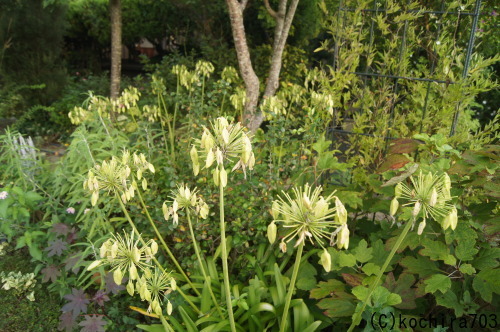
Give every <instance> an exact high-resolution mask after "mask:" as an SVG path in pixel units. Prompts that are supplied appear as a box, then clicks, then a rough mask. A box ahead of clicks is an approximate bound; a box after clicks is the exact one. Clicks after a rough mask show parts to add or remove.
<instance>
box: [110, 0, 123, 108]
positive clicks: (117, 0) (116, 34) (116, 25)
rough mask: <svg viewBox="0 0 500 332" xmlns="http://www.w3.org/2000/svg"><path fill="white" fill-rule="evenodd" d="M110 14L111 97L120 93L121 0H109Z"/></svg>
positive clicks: (114, 97)
mask: <svg viewBox="0 0 500 332" xmlns="http://www.w3.org/2000/svg"><path fill="white" fill-rule="evenodd" d="M109 5H110V14H111V15H110V16H111V88H110V96H111V98H112V99H116V98H118V95H119V94H120V79H121V69H122V8H121V0H110V1H109Z"/></svg>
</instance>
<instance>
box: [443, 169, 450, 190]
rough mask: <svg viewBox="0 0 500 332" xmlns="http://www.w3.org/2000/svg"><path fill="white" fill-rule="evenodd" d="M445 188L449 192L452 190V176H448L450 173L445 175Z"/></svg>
mask: <svg viewBox="0 0 500 332" xmlns="http://www.w3.org/2000/svg"><path fill="white" fill-rule="evenodd" d="M443 187H444V189H446V190H447V191H450V190H451V179H450V176H449V175H448V173H444V174H443Z"/></svg>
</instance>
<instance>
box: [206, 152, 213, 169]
mask: <svg viewBox="0 0 500 332" xmlns="http://www.w3.org/2000/svg"><path fill="white" fill-rule="evenodd" d="M214 159H215V155H214V151H213V150H212V149H210V150H208V152H207V159H206V160H205V168H209V167H210V166H212V164H213V163H214Z"/></svg>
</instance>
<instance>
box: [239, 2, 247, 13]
mask: <svg viewBox="0 0 500 332" xmlns="http://www.w3.org/2000/svg"><path fill="white" fill-rule="evenodd" d="M247 3H248V0H241V2H240V6H241V11H244V10H245V8H247Z"/></svg>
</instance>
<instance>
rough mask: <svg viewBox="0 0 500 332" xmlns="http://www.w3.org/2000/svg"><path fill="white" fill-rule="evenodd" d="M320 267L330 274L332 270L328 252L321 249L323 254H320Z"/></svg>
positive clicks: (330, 257)
mask: <svg viewBox="0 0 500 332" xmlns="http://www.w3.org/2000/svg"><path fill="white" fill-rule="evenodd" d="M320 262H321V265H322V266H323V268H324V269H325V271H326V272H330V270H331V268H332V256H330V253H329V252H328V250H326V249H323V253H322V254H321V260H320Z"/></svg>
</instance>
